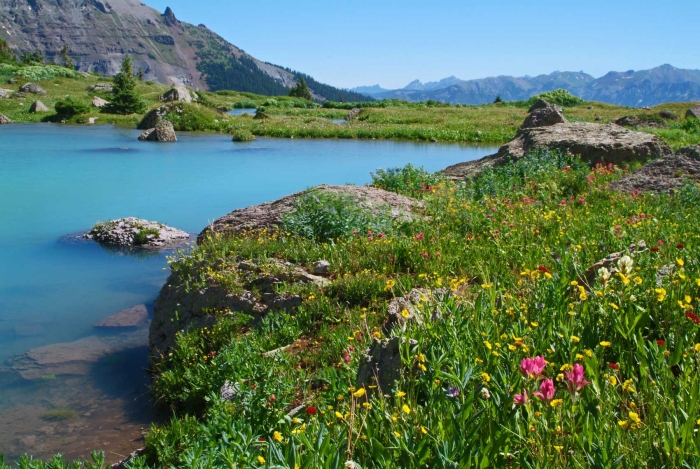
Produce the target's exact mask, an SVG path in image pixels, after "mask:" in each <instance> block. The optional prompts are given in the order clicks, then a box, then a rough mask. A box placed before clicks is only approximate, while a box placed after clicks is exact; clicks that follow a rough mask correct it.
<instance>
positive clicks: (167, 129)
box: [139, 119, 177, 142]
mask: <svg viewBox="0 0 700 469" xmlns="http://www.w3.org/2000/svg"><path fill="white" fill-rule="evenodd" d="M139 140H142V141H148V142H177V135H176V134H175V129H174V128H173V123H172V122H170V121H167V120H165V119H163V120H161V121H159V122H158V123H157V124H156V126H155V128H153V129H149V130H147V131H145V132H144V133H142V134H141V136H140V137H139Z"/></svg>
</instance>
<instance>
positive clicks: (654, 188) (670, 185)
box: [608, 145, 700, 192]
mask: <svg viewBox="0 0 700 469" xmlns="http://www.w3.org/2000/svg"><path fill="white" fill-rule="evenodd" d="M688 180H691V181H700V145H693V146H690V147H685V148H681V149H680V150H679V151H678V153H677V154H675V155H672V156H668V157H665V158H661V159H659V160H656V161H652V162H651V163H649V164H647V165H646V166H644V167H642V168H641V169H639V170H638V171H635V172H633V173H632V174H629V175H627V176H625V177H623V178H621V179H618V180H617V181H613V182H611V183H610V184H609V185H608V188H609V189H612V190H615V191H619V192H633V191H640V192H674V191H676V190H678V189H680V188H681V187H682V186H683V185H684V184H685V183H686V181H688Z"/></svg>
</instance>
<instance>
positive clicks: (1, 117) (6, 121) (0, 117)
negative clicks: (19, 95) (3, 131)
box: [0, 114, 12, 125]
mask: <svg viewBox="0 0 700 469" xmlns="http://www.w3.org/2000/svg"><path fill="white" fill-rule="evenodd" d="M3 124H12V121H11V120H10V118H9V117H7V116H4V115H2V114H0V125H3Z"/></svg>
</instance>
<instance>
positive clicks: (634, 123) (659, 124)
mask: <svg viewBox="0 0 700 469" xmlns="http://www.w3.org/2000/svg"><path fill="white" fill-rule="evenodd" d="M614 123H615V124H617V125H621V126H623V127H651V128H657V129H658V128H666V127H668V124H667V123H666V121H664V120H662V119H660V118H659V117H657V116H654V115H646V116H645V115H642V116H625V117H620V118H619V119H617V120H615V121H614Z"/></svg>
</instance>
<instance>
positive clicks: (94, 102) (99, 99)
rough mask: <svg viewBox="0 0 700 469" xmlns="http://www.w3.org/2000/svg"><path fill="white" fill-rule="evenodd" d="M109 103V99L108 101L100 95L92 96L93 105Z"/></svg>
mask: <svg viewBox="0 0 700 469" xmlns="http://www.w3.org/2000/svg"><path fill="white" fill-rule="evenodd" d="M108 104H109V101H106V100H104V99H102V98H100V97H99V96H95V97H93V98H92V106H93V107H105V106H106V105H108Z"/></svg>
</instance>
